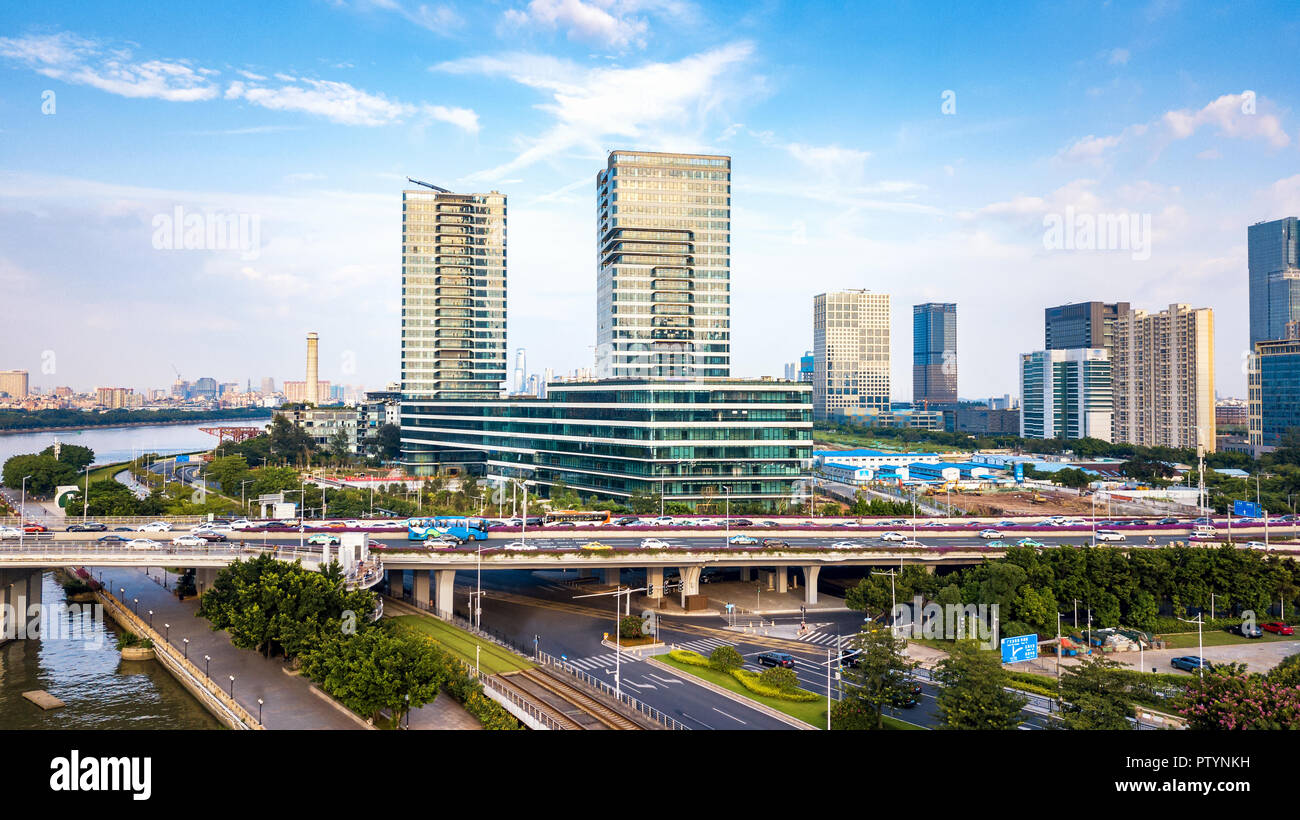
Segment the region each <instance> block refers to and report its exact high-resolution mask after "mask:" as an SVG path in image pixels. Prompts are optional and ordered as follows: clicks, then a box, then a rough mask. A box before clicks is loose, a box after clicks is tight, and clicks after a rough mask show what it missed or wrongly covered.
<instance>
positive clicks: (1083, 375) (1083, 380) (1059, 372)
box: [1020, 347, 1111, 441]
mask: <svg viewBox="0 0 1300 820" xmlns="http://www.w3.org/2000/svg"><path fill="white" fill-rule="evenodd" d="M1110 421H1111V367H1110V359H1109V355H1108V354H1107V353H1106V350H1105V349H1104V348H1098V347H1091V348H1076V349H1073V350H1039V351H1037V352H1034V353H1022V354H1021V355H1020V436H1021V437H1022V438H1042V439H1051V438H1060V439H1078V438H1097V439H1101V440H1102V441H1110V440H1111V438H1110V427H1111V424H1110Z"/></svg>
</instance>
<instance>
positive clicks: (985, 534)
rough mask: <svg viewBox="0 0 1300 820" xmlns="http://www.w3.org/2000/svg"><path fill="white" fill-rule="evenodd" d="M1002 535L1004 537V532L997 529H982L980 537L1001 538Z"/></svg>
mask: <svg viewBox="0 0 1300 820" xmlns="http://www.w3.org/2000/svg"><path fill="white" fill-rule="evenodd" d="M1001 537H1002V533H1000V532H998V531H997V530H980V538H983V539H985V540H987V539H989V538H1001Z"/></svg>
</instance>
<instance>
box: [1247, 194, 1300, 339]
mask: <svg viewBox="0 0 1300 820" xmlns="http://www.w3.org/2000/svg"><path fill="white" fill-rule="evenodd" d="M1246 268H1247V276H1248V278H1249V287H1250V344H1251V346H1252V347H1253V346H1254V344H1255V343H1256V342H1264V341H1271V340H1273V339H1285V338H1287V327H1286V326H1287V324H1288V323H1289V322H1294V321H1297V320H1300V218H1297V217H1294V216H1288V217H1286V218H1284V219H1275V220H1273V221H1271V222H1258V223H1256V224H1254V225H1251V226H1249V227H1248V228H1246Z"/></svg>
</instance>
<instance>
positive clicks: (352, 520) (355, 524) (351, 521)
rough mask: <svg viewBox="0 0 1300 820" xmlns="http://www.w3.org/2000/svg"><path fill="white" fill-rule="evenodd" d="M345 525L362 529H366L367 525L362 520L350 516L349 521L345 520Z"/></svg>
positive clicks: (353, 528)
mask: <svg viewBox="0 0 1300 820" xmlns="http://www.w3.org/2000/svg"><path fill="white" fill-rule="evenodd" d="M343 526H344V527H346V528H348V529H350V530H360V529H364V528H365V526H366V525H365V524H362V523H361V522H360V521H358V520H356V519H355V518H349V519H348V520H347V521H344V522H343Z"/></svg>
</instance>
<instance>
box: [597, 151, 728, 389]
mask: <svg viewBox="0 0 1300 820" xmlns="http://www.w3.org/2000/svg"><path fill="white" fill-rule="evenodd" d="M596 203H597V207H596V212H597V214H596V241H597V247H596V260H597V273H596V345H597V346H596V376H597V378H699V377H705V378H713V377H719V378H726V377H728V376H730V375H731V158H730V157H725V156H710V155H702V154H664V153H655V152H652V151H613V152H611V153H610V155H609V160H608V162H607V164H606V167H605V169H604V170H602V171H600V172H599V173H598V174H597V175H596Z"/></svg>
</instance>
